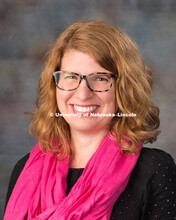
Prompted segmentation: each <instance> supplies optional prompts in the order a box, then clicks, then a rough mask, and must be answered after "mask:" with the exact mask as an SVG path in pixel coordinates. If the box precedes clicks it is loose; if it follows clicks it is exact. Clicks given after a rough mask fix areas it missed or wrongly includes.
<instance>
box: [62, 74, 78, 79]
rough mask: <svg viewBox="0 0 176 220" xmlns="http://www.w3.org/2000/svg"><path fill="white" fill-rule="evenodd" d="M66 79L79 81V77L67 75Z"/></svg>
mask: <svg viewBox="0 0 176 220" xmlns="http://www.w3.org/2000/svg"><path fill="white" fill-rule="evenodd" d="M64 79H76V80H77V79H78V77H77V76H76V75H68V74H66V75H65V76H64Z"/></svg>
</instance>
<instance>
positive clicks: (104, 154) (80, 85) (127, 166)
mask: <svg viewBox="0 0 176 220" xmlns="http://www.w3.org/2000/svg"><path fill="white" fill-rule="evenodd" d="M151 86H152V76H151V71H150V69H149V68H148V67H147V66H146V65H145V63H144V61H143V60H142V58H141V56H140V54H139V51H138V49H137V46H136V45H135V43H134V42H132V40H131V39H130V38H129V37H128V36H127V35H126V34H125V33H124V32H123V31H121V30H120V29H118V28H116V27H114V26H112V25H110V24H107V23H105V22H102V21H89V22H78V23H75V24H73V25H71V26H70V27H69V28H68V29H67V30H65V31H64V32H63V33H62V34H61V36H60V37H59V38H58V40H57V42H56V44H55V46H54V48H53V49H52V51H51V52H50V54H49V57H48V61H47V63H46V66H45V69H44V71H43V73H42V75H41V77H40V81H39V94H38V99H37V109H36V111H35V112H32V113H31V114H33V116H34V117H33V120H32V122H31V125H30V129H31V130H32V131H33V134H34V135H35V137H36V138H37V139H38V143H37V145H36V146H35V147H34V148H33V150H32V151H31V153H30V154H28V155H26V156H25V157H24V158H22V159H21V160H20V161H19V162H18V163H17V165H16V166H15V168H14V171H13V173H12V177H11V181H10V184H9V190H8V193H7V202H6V203H8V204H7V208H6V212H5V217H4V220H11V219H42V220H45V219H63V220H68V219H70V220H71V219H73V220H79V219H95V220H96V219H102V220H105V219H110V218H111V219H118V220H119V219H135V220H137V219H140V220H141V219H145V220H147V219H149V220H150V219H153V218H155V219H168V220H169V219H174V217H176V213H175V208H174V207H175V203H174V201H175V199H176V197H175V196H176V192H175V184H176V177H175V164H174V161H173V159H172V157H171V156H170V155H168V154H167V153H165V152H163V151H161V150H156V149H148V148H144V147H143V143H147V142H153V141H155V140H156V138H157V135H158V134H159V130H158V127H159V118H158V114H159V110H158V108H157V107H156V106H155V105H154V104H153V103H152V101H151ZM54 113H55V114H54ZM57 115H59V116H63V117H55V116H57ZM68 115H69V117H67V116H68ZM75 115H76V116H78V117H75ZM85 115H86V117H85ZM91 115H97V116H105V117H91ZM108 115H115V116H119V115H120V117H106V116H108ZM129 115H130V116H131V115H135V117H125V116H129ZM51 116H52V117H51ZM53 116H54V117H53ZM123 116H124V117H123ZM21 171H22V172H21ZM14 186H15V187H14ZM12 191H13V192H12ZM9 198H10V199H9Z"/></svg>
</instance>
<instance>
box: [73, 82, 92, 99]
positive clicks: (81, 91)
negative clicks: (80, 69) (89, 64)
mask: <svg viewBox="0 0 176 220" xmlns="http://www.w3.org/2000/svg"><path fill="white" fill-rule="evenodd" d="M75 94H76V95H77V97H78V98H79V99H80V100H82V101H84V100H87V99H90V98H91V97H92V96H94V92H93V91H91V90H90V89H89V88H88V86H87V83H86V80H85V79H82V80H81V82H80V84H79V86H78V88H77V89H76V91H75Z"/></svg>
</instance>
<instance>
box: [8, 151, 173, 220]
mask: <svg viewBox="0 0 176 220" xmlns="http://www.w3.org/2000/svg"><path fill="white" fill-rule="evenodd" d="M28 158H29V154H27V155H26V156H25V157H23V158H22V159H21V160H19V161H18V163H17V164H16V165H15V167H14V169H13V172H12V175H11V179H10V183H9V187H8V192H7V198H6V205H7V202H8V200H9V198H10V195H11V193H12V190H13V188H14V185H15V183H16V181H17V179H18V177H19V175H20V173H21V171H22V170H23V167H24V165H25V163H26V161H27V160H28ZM82 172H83V168H82V169H72V168H70V169H69V172H68V176H67V184H68V188H67V194H68V193H69V192H70V190H71V188H72V187H73V185H74V184H75V183H76V181H77V180H78V179H79V177H80V176H81V175H82ZM110 219H118V220H139V219H140V220H156V219H160V220H171V219H172V220H173V219H176V165H175V163H174V160H173V159H172V157H171V156H170V155H169V154H167V153H165V152H164V151H162V150H158V149H150V148H143V149H142V150H141V154H140V157H139V159H138V162H137V164H136V166H135V168H134V170H133V172H132V173H131V177H130V180H129V182H128V184H127V186H126V189H125V190H124V192H123V193H122V194H121V196H120V197H119V198H118V200H117V201H116V203H115V204H114V207H113V211H112V214H111V218H110Z"/></svg>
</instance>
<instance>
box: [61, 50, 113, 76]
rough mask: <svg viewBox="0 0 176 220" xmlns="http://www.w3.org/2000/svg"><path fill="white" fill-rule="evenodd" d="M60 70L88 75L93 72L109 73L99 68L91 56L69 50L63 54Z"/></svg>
mask: <svg viewBox="0 0 176 220" xmlns="http://www.w3.org/2000/svg"><path fill="white" fill-rule="evenodd" d="M61 70H65V71H71V72H76V73H80V74H89V73H93V72H107V73H108V72H109V71H108V70H106V69H104V68H103V67H101V66H100V65H99V64H98V63H97V62H96V61H95V59H94V57H93V56H90V55H89V54H86V53H83V52H81V51H78V50H74V49H70V50H68V51H66V52H65V53H64V56H63V58H62V61H61Z"/></svg>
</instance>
